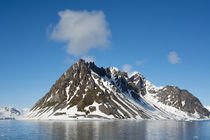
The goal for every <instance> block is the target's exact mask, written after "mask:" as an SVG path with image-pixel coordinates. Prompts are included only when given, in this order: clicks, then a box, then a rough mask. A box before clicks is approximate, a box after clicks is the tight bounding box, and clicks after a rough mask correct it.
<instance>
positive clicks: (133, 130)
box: [0, 120, 210, 140]
mask: <svg viewBox="0 0 210 140" xmlns="http://www.w3.org/2000/svg"><path fill="white" fill-rule="evenodd" d="M4 139H5V140H7V139H17V140H19V139H27V140H30V139H31V140H34V139H35V140H51V139H52V140H74V139H75V140H194V139H195V140H197V139H200V140H210V121H193V122H184V121H178V122H177V121H151V120H150V121H15V120H13V121H0V140H4Z"/></svg>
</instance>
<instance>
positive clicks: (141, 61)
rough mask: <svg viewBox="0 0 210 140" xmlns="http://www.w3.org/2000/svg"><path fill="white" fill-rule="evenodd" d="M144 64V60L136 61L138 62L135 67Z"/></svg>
mask: <svg viewBox="0 0 210 140" xmlns="http://www.w3.org/2000/svg"><path fill="white" fill-rule="evenodd" d="M146 62H147V60H146V59H143V60H138V61H136V65H138V66H142V65H144V64H145V63H146Z"/></svg>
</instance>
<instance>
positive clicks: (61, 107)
mask: <svg viewBox="0 0 210 140" xmlns="http://www.w3.org/2000/svg"><path fill="white" fill-rule="evenodd" d="M209 116H210V112H209V111H208V110H207V109H206V108H204V107H203V105H202V104H201V102H200V101H199V100H198V99H197V98H196V97H194V96H193V95H192V94H191V93H189V92H188V91H187V90H182V89H179V88H178V87H174V86H165V87H156V86H154V85H153V84H152V83H151V82H149V81H148V80H147V79H146V78H145V77H144V76H143V75H141V74H140V73H138V72H135V73H133V74H132V75H131V76H128V74H127V73H126V72H122V71H120V70H119V69H117V68H115V67H108V68H99V67H97V66H96V65H95V64H94V63H93V62H89V63H87V62H85V61H84V60H82V59H81V60H79V61H78V62H77V63H75V64H73V65H72V66H71V67H70V68H69V69H68V70H67V71H66V72H65V73H64V74H63V75H62V76H61V77H60V78H59V79H58V80H57V81H56V82H55V84H54V85H53V86H52V87H51V89H50V91H49V92H48V93H47V94H46V95H45V96H44V97H43V98H41V99H40V100H39V101H38V102H37V103H36V104H35V105H34V106H33V107H32V109H31V110H30V112H29V113H28V114H27V115H26V117H25V119H62V120H69V119H156V120H160V119H173V120H186V119H207V118H209Z"/></svg>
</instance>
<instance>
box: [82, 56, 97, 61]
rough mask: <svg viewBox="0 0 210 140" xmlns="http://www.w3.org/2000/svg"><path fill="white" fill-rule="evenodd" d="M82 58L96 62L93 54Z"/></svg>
mask: <svg viewBox="0 0 210 140" xmlns="http://www.w3.org/2000/svg"><path fill="white" fill-rule="evenodd" d="M82 59H84V60H85V61H86V62H95V58H94V57H93V56H83V57H82Z"/></svg>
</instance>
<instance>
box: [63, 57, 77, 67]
mask: <svg viewBox="0 0 210 140" xmlns="http://www.w3.org/2000/svg"><path fill="white" fill-rule="evenodd" d="M75 62H76V60H75V59H74V58H70V57H69V56H67V57H66V58H65V60H64V63H65V64H68V65H69V64H73V63H75Z"/></svg>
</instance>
